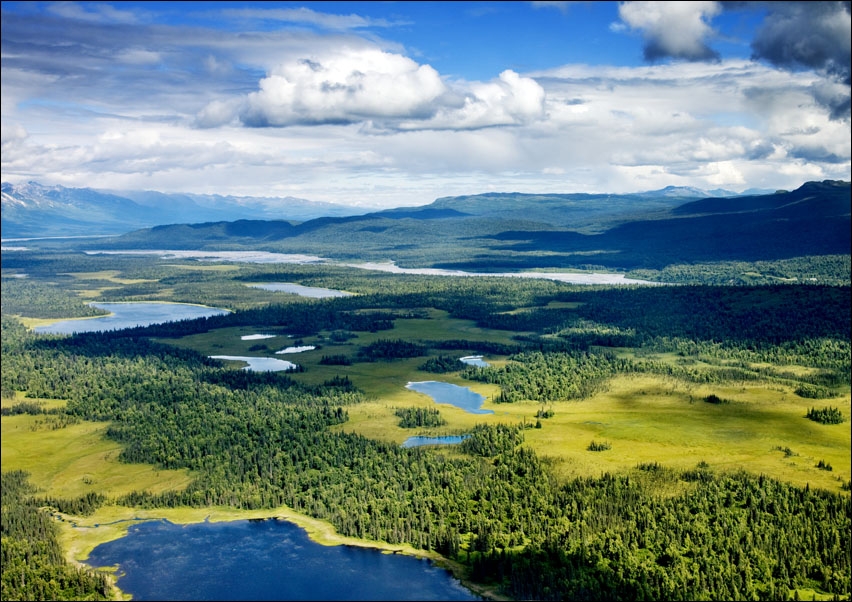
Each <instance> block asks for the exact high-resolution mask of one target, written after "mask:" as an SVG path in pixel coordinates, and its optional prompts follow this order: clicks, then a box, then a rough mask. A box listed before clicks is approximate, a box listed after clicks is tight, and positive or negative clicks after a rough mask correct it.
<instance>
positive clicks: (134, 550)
mask: <svg viewBox="0 0 852 602" xmlns="http://www.w3.org/2000/svg"><path fill="white" fill-rule="evenodd" d="M86 562H87V563H88V564H89V565H91V566H93V567H105V566H115V565H118V586H119V587H120V588H121V589H122V590H123V591H124V592H126V593H128V594H131V595H132V596H133V599H134V600H480V599H481V598H479V597H477V596H475V595H474V594H473V593H472V592H470V591H469V590H467V589H466V588H464V587H463V586H462V585H461V583H459V581H458V580H457V579H455V578H454V577H453V576H452V575H451V574H450V573H449V572H448V571H446V570H444V569H441V568H439V567H436V566H435V565H434V564H432V563H431V562H430V561H429V560H423V559H419V558H415V557H413V556H405V555H402V554H388V553H383V552H381V551H379V550H375V549H370V548H360V547H353V546H323V545H320V544H317V543H314V542H313V541H311V540H310V539H309V538H308V536H307V533H306V532H305V531H304V530H303V529H302V528H300V527H298V526H296V525H294V524H293V523H290V522H287V521H284V520H277V519H269V520H260V521H257V520H251V521H249V520H238V521H231V522H217V523H206V522H205V523H195V524H189V525H176V524H173V523H170V522H167V521H153V522H145V523H140V524H138V525H134V526H132V527H130V529H129V531H128V534H127V535H126V536H125V537H122V538H121V539H117V540H114V541H110V542H107V543H104V544H101V545H99V546H97V547H96V548H95V549H94V550H93V551H92V553H91V554H90V555H89V558H88V560H87V561H86Z"/></svg>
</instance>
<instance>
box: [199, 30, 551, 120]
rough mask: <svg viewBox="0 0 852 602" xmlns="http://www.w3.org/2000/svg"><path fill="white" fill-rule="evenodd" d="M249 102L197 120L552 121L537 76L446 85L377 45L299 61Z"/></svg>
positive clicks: (215, 104)
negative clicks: (547, 118)
mask: <svg viewBox="0 0 852 602" xmlns="http://www.w3.org/2000/svg"><path fill="white" fill-rule="evenodd" d="M258 87H259V90H257V91H256V92H252V93H250V94H248V95H247V96H246V97H245V98H244V99H242V100H241V99H237V98H231V99H227V100H222V99H218V100H214V101H211V102H210V103H209V104H208V105H207V106H206V107H204V108H203V109H202V110H201V111H200V112H199V113H198V115H197V116H196V123H197V124H198V125H200V126H202V127H215V126H217V125H220V124H225V123H230V122H231V121H232V119H233V117H234V116H235V115H236V116H238V118H239V120H240V121H241V122H242V123H243V124H245V125H247V126H250V127H288V126H293V125H298V124H314V125H318V124H347V123H362V124H363V125H364V126H365V129H364V131H365V132H368V131H369V132H373V133H380V132H389V131H394V130H418V129H477V128H483V127H493V126H509V125H512V126H514V125H523V124H528V123H531V122H533V121H535V120H537V119H541V118H543V117H544V99H545V94H544V90H543V89H542V87H541V86H540V85H539V84H538V83H537V82H536V81H535V80H534V79H532V78H529V77H523V76H521V75H519V74H518V73H516V72H514V71H512V70H506V71H503V72H502V73H500V75H499V76H498V77H497V78H495V79H494V80H492V81H489V82H466V81H454V82H451V83H447V82H445V80H444V79H443V78H442V77H441V75H440V74H439V73H438V72H437V71H436V70H435V69H433V68H432V67H431V66H429V65H421V64H418V63H417V62H415V61H413V60H412V59H410V58H408V57H405V56H403V55H400V54H396V53H392V52H387V51H384V50H380V49H378V48H374V47H359V48H351V47H349V46H346V45H344V46H341V47H336V48H333V49H332V48H328V49H326V50H325V51H324V52H322V53H314V54H312V55H310V56H294V57H293V58H290V59H289V60H287V61H285V62H282V63H281V64H279V65H277V66H276V67H275V68H273V69H272V70H271V72H270V73H269V74H268V75H267V76H266V77H264V78H263V79H261V80H260V82H259V84H258Z"/></svg>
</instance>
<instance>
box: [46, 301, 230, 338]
mask: <svg viewBox="0 0 852 602" xmlns="http://www.w3.org/2000/svg"><path fill="white" fill-rule="evenodd" d="M89 305H90V306H91V307H97V308H98V309H105V310H107V311H109V312H111V313H110V315H108V316H99V317H97V318H84V319H82V320H60V321H59V322H54V323H53V324H46V325H44V326H37V327H35V328H34V329H33V331H34V332H36V333H39V334H74V333H75V332H105V331H107V330H121V329H122V328H133V327H135V326H150V325H151V324H163V323H165V322H177V321H179V320H194V319H195V318H205V317H209V316H221V315H223V314H227V313H230V312H229V311H227V310H225V309H217V308H215V307H206V306H204V305H190V304H188V303H89Z"/></svg>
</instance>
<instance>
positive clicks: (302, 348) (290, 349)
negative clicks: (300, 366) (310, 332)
mask: <svg viewBox="0 0 852 602" xmlns="http://www.w3.org/2000/svg"><path fill="white" fill-rule="evenodd" d="M314 349H316V346H315V345H300V346H298V347H285V348H284V349H282V350H280V351H276V352H275V354H276V355H283V354H286V353H302V352H303V351H313V350H314Z"/></svg>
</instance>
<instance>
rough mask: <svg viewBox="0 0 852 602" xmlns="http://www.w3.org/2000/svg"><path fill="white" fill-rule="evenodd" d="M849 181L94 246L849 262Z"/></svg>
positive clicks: (633, 263) (202, 228) (576, 261)
mask: <svg viewBox="0 0 852 602" xmlns="http://www.w3.org/2000/svg"><path fill="white" fill-rule="evenodd" d="M850 205H852V196H850V183H849V182H837V181H824V182H808V183H806V184H804V185H802V186H801V187H800V188H798V189H796V190H793V191H789V192H788V191H777V192H775V193H772V194H765V195H748V196H738V197H701V198H697V199H696V198H695V197H679V196H649V197H645V196H642V195H641V194H640V195H587V194H562V195H560V194H542V195H535V194H520V193H500V194H495V193H488V194H483V195H472V196H462V197H454V198H441V199H438V200H436V201H435V202H434V203H432V204H430V205H425V206H422V207H408V208H398V209H388V210H384V211H377V212H373V213H368V214H364V215H358V216H346V217H322V218H319V219H315V220H309V221H306V222H302V223H293V222H289V221H283V220H278V221H266V220H240V221H236V222H228V221H221V222H210V223H204V224H182V225H165V226H157V227H154V228H150V229H146V230H140V231H136V232H131V233H128V234H125V235H123V236H120V237H117V238H115V239H110V240H109V241H106V242H103V243H98V244H97V245H96V246H95V245H94V243H93V244H92V246H91V248H103V249H113V250H118V249H175V250H179V249H184V250H205V251H214V250H224V249H227V250H236V249H245V250H263V251H272V252H281V253H307V254H312V255H318V256H321V257H328V258H331V259H337V260H363V261H388V260H392V261H396V262H397V263H398V264H399V265H401V266H403V267H436V268H446V269H461V270H468V271H502V270H510V271H511V270H516V269H530V268H542V269H544V268H572V269H590V266H591V268H593V269H598V268H605V269H615V270H631V269H662V268H663V267H665V266H667V265H672V264H690V263H701V262H714V261H752V262H753V261H764V260H778V259H790V258H795V257H805V256H819V255H849V254H850V245H851V244H852V243H850Z"/></svg>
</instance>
